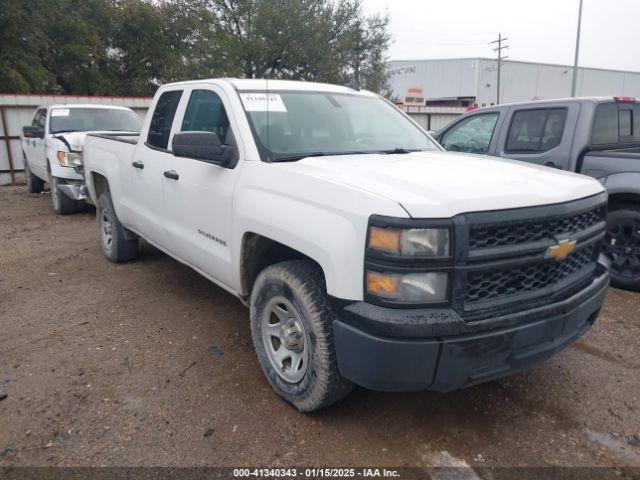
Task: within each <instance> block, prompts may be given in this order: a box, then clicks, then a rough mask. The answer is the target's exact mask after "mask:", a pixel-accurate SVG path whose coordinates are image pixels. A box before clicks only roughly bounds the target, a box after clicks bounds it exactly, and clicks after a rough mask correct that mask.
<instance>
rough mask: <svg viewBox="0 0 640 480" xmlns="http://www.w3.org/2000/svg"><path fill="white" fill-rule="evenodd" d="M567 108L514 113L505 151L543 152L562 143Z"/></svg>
mask: <svg viewBox="0 0 640 480" xmlns="http://www.w3.org/2000/svg"><path fill="white" fill-rule="evenodd" d="M566 119H567V109H566V108H538V109H534V110H519V111H517V112H515V113H514V114H513V119H512V120H511V126H510V127H509V135H508V137H507V146H506V148H505V152H510V153H542V152H546V151H548V150H551V149H552V148H554V147H557V146H558V145H560V142H561V141H562V134H563V132H564V125H565V122H566Z"/></svg>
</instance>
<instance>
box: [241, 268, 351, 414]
mask: <svg viewBox="0 0 640 480" xmlns="http://www.w3.org/2000/svg"><path fill="white" fill-rule="evenodd" d="M282 297H283V298H285V299H287V300H288V301H289V302H290V304H291V305H293V307H294V308H295V310H296V311H297V313H298V314H299V318H300V319H301V323H302V324H303V327H304V331H305V333H304V338H305V342H307V343H306V345H305V348H308V362H307V367H306V370H305V372H304V376H303V377H302V379H301V380H299V381H298V382H295V383H292V382H289V381H286V380H285V379H283V378H282V377H281V374H280V373H278V371H277V370H276V367H275V366H274V364H273V363H272V360H270V358H269V354H268V353H267V350H266V348H267V347H265V336H264V335H263V328H262V327H263V325H262V322H263V321H264V319H265V318H267V317H266V315H269V314H268V313H267V312H268V310H267V309H268V307H267V305H268V304H269V301H270V300H271V301H273V299H277V298H282ZM250 315H251V335H252V337H253V344H254V347H255V350H256V354H257V356H258V361H259V362H260V365H261V367H262V370H263V371H264V374H265V375H266V377H267V379H268V380H269V383H270V384H271V386H272V387H273V389H274V390H275V391H276V393H277V394H278V395H280V396H281V397H282V398H283V399H284V400H286V401H287V402H289V403H291V404H292V405H293V406H295V407H296V408H297V409H298V410H299V411H301V412H312V411H314V410H318V409H321V408H324V407H326V406H328V405H331V404H333V403H335V402H338V401H339V400H342V399H343V398H344V397H346V396H347V395H348V394H349V393H350V392H351V390H352V389H353V384H352V383H351V382H350V381H349V380H347V379H345V378H344V377H342V376H341V375H340V372H339V371H338V363H337V358H336V352H335V346H334V343H333V330H332V321H333V313H332V311H331V308H330V307H329V304H328V301H327V292H326V286H325V281H324V276H323V274H322V271H321V270H320V268H318V266H317V265H316V264H314V263H313V262H311V261H306V260H291V261H286V262H282V263H278V264H275V265H271V266H269V267H267V268H265V269H264V270H263V271H262V272H261V273H260V274H259V275H258V278H257V279H256V282H255V284H254V287H253V290H252V292H251V304H250ZM269 341H270V340H269Z"/></svg>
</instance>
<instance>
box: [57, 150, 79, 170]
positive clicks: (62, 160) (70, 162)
mask: <svg viewBox="0 0 640 480" xmlns="http://www.w3.org/2000/svg"><path fill="white" fill-rule="evenodd" d="M56 157H57V158H58V163H59V164H60V165H62V166H63V167H74V166H75V167H77V166H78V165H82V155H81V154H79V153H73V152H62V151H58V153H56Z"/></svg>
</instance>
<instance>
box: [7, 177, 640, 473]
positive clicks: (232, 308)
mask: <svg viewBox="0 0 640 480" xmlns="http://www.w3.org/2000/svg"><path fill="white" fill-rule="evenodd" d="M95 223H96V222H95V212H94V211H93V210H90V209H89V210H87V211H86V212H82V213H79V214H76V215H72V216H67V217H57V216H56V215H55V214H54V213H53V211H52V209H51V206H50V198H49V196H48V194H38V195H35V194H33V195H30V194H27V193H26V192H25V188H24V187H2V188H0V394H6V395H7V397H6V398H5V399H4V400H1V401H0V466H13V465H16V466H48V465H61V466H80V465H83V466H102V465H104V466H140V465H141V466H205V465H206V466H271V467H277V466H295V465H297V466H301V465H305V466H309V465H311V466H336V467H338V466H348V465H352V466H363V465H379V466H385V465H389V466H397V467H399V466H425V465H434V464H435V465H438V464H444V465H447V464H455V463H456V462H458V463H460V464H464V465H466V464H468V465H470V466H471V467H474V468H475V467H486V466H497V465H499V466H521V465H528V466H548V465H580V466H595V465H602V466H628V467H639V466H640V400H639V397H640V356H639V355H638V351H639V347H640V320H639V318H638V313H639V312H640V294H638V293H630V292H625V291H620V290H613V289H611V290H610V292H609V294H608V297H607V301H606V306H605V308H604V311H603V313H602V315H601V317H600V319H599V321H598V322H597V323H596V325H595V327H594V328H593V329H592V331H591V332H589V333H588V334H587V335H586V336H585V337H583V338H582V339H581V340H580V341H579V342H577V343H575V344H574V345H572V346H571V347H569V348H568V349H567V350H565V351H563V352H562V353H560V354H558V355H556V356H555V357H553V358H552V359H551V360H549V361H547V362H545V363H543V364H541V365H538V366H537V367H535V368H533V369H532V370H530V371H528V372H525V373H521V374H518V375H515V376H513V377H510V378H507V379H505V380H502V381H499V382H494V383H490V384H486V385H481V386H478V387H474V388H470V389H467V390H463V391H459V392H456V393H450V394H436V393H431V392H419V393H406V394H391V393H376V392H371V391H366V390H364V389H357V390H356V391H355V392H354V393H353V394H352V395H351V396H350V397H348V398H347V399H346V400H345V401H343V402H341V403H340V404H338V405H336V406H334V407H332V408H330V409H327V410H324V411H321V412H318V413H315V414H312V415H304V414H300V413H298V412H297V411H296V410H294V409H293V408H292V407H290V406H289V405H287V404H285V403H284V402H282V401H281V400H280V399H279V398H278V397H277V396H276V395H275V394H274V393H273V392H272V390H271V388H270V387H269V385H268V383H267V381H266V380H265V378H264V377H263V375H262V372H261V370H260V367H259V366H258V363H257V361H256V358H255V355H254V352H253V347H252V344H251V338H250V334H249V322H248V311H247V310H246V309H245V307H243V306H242V305H241V304H240V302H239V301H238V300H236V299H235V298H234V297H233V296H231V295H230V294H228V293H226V292H224V291H223V290H221V289H220V288H217V287H216V286H215V285H213V284H211V283H210V282H209V281H207V280H206V279H204V278H202V277H201V276H199V275H198V274H197V273H195V272H194V271H192V270H190V269H189V268H187V267H185V266H183V265H181V264H179V263H178V262H176V261H174V260H172V259H171V258H169V257H168V256H166V255H164V254H163V253H161V252H160V251H158V250H156V249H155V248H153V247H151V246H149V245H147V244H144V245H143V247H142V255H141V258H140V259H139V260H138V261H136V262H134V263H130V264H122V265H114V264H111V263H109V262H107V261H106V260H105V259H104V258H103V256H102V254H101V252H100V248H99V245H98V239H97V228H96V224H95ZM0 398H1V395H0Z"/></svg>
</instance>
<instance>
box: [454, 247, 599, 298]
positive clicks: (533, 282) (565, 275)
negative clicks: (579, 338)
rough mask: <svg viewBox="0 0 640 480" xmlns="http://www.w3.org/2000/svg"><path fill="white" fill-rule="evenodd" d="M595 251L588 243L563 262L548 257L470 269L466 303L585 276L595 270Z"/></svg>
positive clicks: (524, 291) (596, 255) (545, 286)
mask: <svg viewBox="0 0 640 480" xmlns="http://www.w3.org/2000/svg"><path fill="white" fill-rule="evenodd" d="M598 253H599V252H598V248H597V247H596V245H591V246H589V247H587V248H583V249H582V250H580V251H578V252H576V253H574V254H573V255H571V256H570V257H569V258H567V259H566V260H565V261H563V262H558V261H556V260H547V261H544V262H540V263H534V264H529V265H518V266H517V267H511V268H507V269H502V270H494V271H480V272H472V273H470V274H469V275H468V277H467V289H466V291H465V297H464V300H465V303H466V304H469V303H474V302H482V301H486V300H495V299H500V298H505V297H509V296H513V295H520V294H523V293H528V292H535V291H536V290H541V289H544V288H548V287H551V286H554V285H557V284H560V283H561V282H564V281H566V280H567V279H569V278H570V277H572V276H577V277H578V278H584V277H585V276H587V275H590V274H591V273H593V271H594V270H595V268H596V261H597V259H598Z"/></svg>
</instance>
